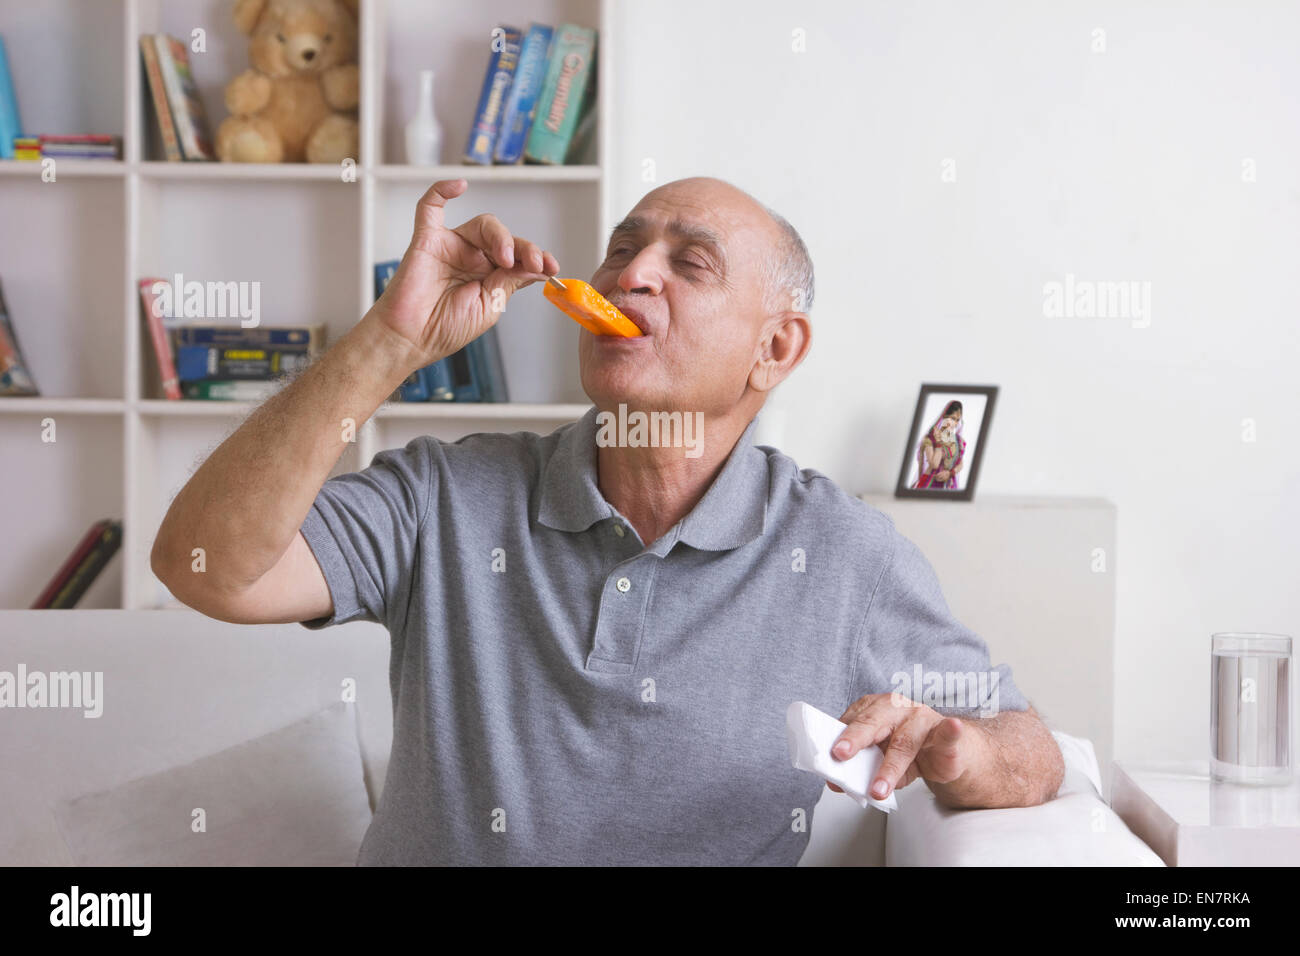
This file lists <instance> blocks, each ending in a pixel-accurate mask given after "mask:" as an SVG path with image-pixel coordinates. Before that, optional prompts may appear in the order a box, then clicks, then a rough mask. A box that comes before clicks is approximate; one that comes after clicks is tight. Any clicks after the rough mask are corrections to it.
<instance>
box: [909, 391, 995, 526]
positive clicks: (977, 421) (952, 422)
mask: <svg viewBox="0 0 1300 956" xmlns="http://www.w3.org/2000/svg"><path fill="white" fill-rule="evenodd" d="M997 397H998V386H996V385H941V384H933V383H925V384H923V385H922V386H921V392H920V394H919V395H918V396H917V399H916V410H915V412H913V414H912V427H911V429H910V430H909V431H908V433H907V446H906V447H905V448H904V449H903V464H902V467H900V468H899V470H898V486H897V487H896V488H895V489H894V497H895V498H926V499H929V500H932V501H971V500H973V498H974V496H975V485H976V482H977V481H978V480H979V470H980V464H981V463H982V461H983V458H984V454H983V453H984V446H985V445H987V444H988V436H989V431H990V429H991V427H992V424H993V408H994V405H995V404H996V403H997ZM954 412H956V413H957V414H955V415H954V414H953V413H954ZM945 436H946V437H947V439H948V440H947V441H943V440H941V439H943V438H944V437H945ZM927 439H928V440H927ZM936 439H940V440H936ZM945 466H946V467H945Z"/></svg>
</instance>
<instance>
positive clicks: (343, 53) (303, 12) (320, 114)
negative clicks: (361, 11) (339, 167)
mask: <svg viewBox="0 0 1300 956" xmlns="http://www.w3.org/2000/svg"><path fill="white" fill-rule="evenodd" d="M358 3H359V0H236V3H235V26H237V27H238V28H239V30H240V32H242V33H244V34H246V35H247V36H248V38H249V41H248V53H249V62H250V63H251V64H252V65H251V68H250V69H247V70H245V71H244V72H243V73H241V74H239V76H237V77H235V78H234V79H233V80H231V81H230V83H228V84H227V85H226V108H227V109H229V110H230V114H231V115H230V116H228V117H226V119H224V120H223V121H222V123H221V126H220V127H219V128H218V129H217V157H218V158H219V159H221V160H222V161H223V162H233V163H279V162H299V163H300V162H303V161H304V160H306V161H307V162H309V163H338V162H341V161H343V160H344V159H348V158H351V159H354V160H355V159H357V158H358V157H357V151H358V143H359V139H360V137H359V128H358V124H357V103H358V102H359V100H360V86H361V83H360V75H359V72H358V70H357V64H356V58H357V5H358Z"/></svg>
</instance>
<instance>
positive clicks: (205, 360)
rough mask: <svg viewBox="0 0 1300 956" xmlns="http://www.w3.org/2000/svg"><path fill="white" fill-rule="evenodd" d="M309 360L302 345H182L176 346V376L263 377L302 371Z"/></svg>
mask: <svg viewBox="0 0 1300 956" xmlns="http://www.w3.org/2000/svg"><path fill="white" fill-rule="evenodd" d="M311 361H312V360H311V356H310V355H309V354H308V353H307V352H306V351H305V350H304V349H264V348H242V347H241V348H222V347H221V346H216V345H183V346H181V347H180V348H179V349H177V350H176V377H177V378H179V379H180V380H181V381H182V382H197V381H203V380H205V379H233V380H242V379H251V380H254V381H256V380H265V379H270V378H276V377H278V376H280V375H288V374H292V373H294V372H299V371H302V370H303V369H305V368H306V367H307V366H308V365H310V364H311Z"/></svg>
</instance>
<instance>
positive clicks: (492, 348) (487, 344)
mask: <svg viewBox="0 0 1300 956" xmlns="http://www.w3.org/2000/svg"><path fill="white" fill-rule="evenodd" d="M483 340H484V341H483V359H484V361H483V366H484V372H485V377H486V382H487V389H486V391H487V398H485V399H484V401H488V402H508V401H510V390H509V389H508V388H507V387H506V368H505V363H504V362H503V361H502V359H501V336H500V335H498V334H497V327H496V326H495V325H494V326H492V327H491V328H490V329H488V330H487V331H486V332H485V333H483Z"/></svg>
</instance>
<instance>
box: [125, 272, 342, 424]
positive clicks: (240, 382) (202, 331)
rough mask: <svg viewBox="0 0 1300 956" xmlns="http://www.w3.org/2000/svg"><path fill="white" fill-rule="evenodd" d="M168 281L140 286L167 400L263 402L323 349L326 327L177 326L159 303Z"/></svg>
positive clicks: (145, 281)
mask: <svg viewBox="0 0 1300 956" xmlns="http://www.w3.org/2000/svg"><path fill="white" fill-rule="evenodd" d="M163 285H166V280H165V279H157V278H148V279H141V280H140V282H139V288H140V302H141V307H142V309H143V312H144V321H145V324H146V325H147V327H148V331H149V341H150V342H151V343H152V344H153V352H154V360H155V368H156V369H157V372H158V379H159V382H158V386H159V388H160V390H161V391H162V394H163V396H164V397H166V398H168V399H171V400H173V401H174V400H178V399H182V398H190V399H205V400H218V401H253V402H258V401H262V400H263V399H265V398H268V397H269V396H270V395H272V394H273V393H274V392H276V391H277V390H278V389H279V388H280V387H281V385H283V384H284V382H283V379H284V377H285V376H287V375H293V374H295V373H297V372H300V371H302V370H303V369H305V368H306V367H307V366H308V365H310V364H311V363H312V362H313V361H314V360H315V359H316V357H317V356H318V355H320V353H321V352H322V351H324V348H325V334H326V333H325V326H324V325H320V324H317V325H267V326H255V327H253V328H244V327H243V326H240V325H194V324H175V323H173V322H172V321H171V320H172V316H170V315H167V314H166V310H165V309H164V308H163V307H162V306H163V303H162V300H161V299H160V287H161V286H163Z"/></svg>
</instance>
